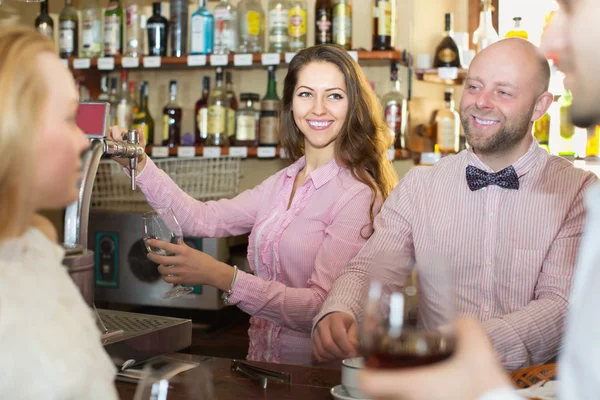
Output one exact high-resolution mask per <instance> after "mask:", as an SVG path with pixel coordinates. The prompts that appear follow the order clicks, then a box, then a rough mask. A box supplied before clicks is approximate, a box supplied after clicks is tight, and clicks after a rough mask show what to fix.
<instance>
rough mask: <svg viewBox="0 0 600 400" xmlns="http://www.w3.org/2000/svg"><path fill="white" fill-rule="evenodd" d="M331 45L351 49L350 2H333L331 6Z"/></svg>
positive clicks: (345, 0)
mask: <svg viewBox="0 0 600 400" xmlns="http://www.w3.org/2000/svg"><path fill="white" fill-rule="evenodd" d="M332 14H333V20H332V21H333V25H332V29H333V43H335V44H339V45H340V46H343V47H344V48H345V49H346V50H350V49H351V48H352V1H351V0H334V4H333V10H332Z"/></svg>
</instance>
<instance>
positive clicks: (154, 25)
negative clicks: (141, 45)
mask: <svg viewBox="0 0 600 400" xmlns="http://www.w3.org/2000/svg"><path fill="white" fill-rule="evenodd" d="M161 12H162V3H160V2H155V3H152V16H151V17H150V18H149V19H148V23H147V26H146V29H147V31H148V55H150V56H161V57H165V56H166V55H167V37H168V34H169V22H168V21H167V19H166V18H165V17H163V16H162V15H161Z"/></svg>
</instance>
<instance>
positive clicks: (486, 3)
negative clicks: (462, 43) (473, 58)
mask: <svg viewBox="0 0 600 400" xmlns="http://www.w3.org/2000/svg"><path fill="white" fill-rule="evenodd" d="M493 10H494V7H493V6H492V0H481V12H480V13H479V27H478V28H477V29H476V30H475V32H473V44H474V45H475V47H476V48H477V52H478V53H479V52H480V51H481V50H483V49H485V48H486V47H488V46H489V45H490V44H492V43H495V42H497V41H498V39H499V37H498V32H497V31H496V28H494V24H493V21H492V11H493Z"/></svg>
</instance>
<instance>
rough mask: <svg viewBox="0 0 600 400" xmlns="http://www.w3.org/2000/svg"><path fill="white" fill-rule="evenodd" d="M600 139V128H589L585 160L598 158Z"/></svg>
mask: <svg viewBox="0 0 600 400" xmlns="http://www.w3.org/2000/svg"><path fill="white" fill-rule="evenodd" d="M599 139H600V126H592V127H590V128H588V132H587V142H586V146H585V158H598V145H599Z"/></svg>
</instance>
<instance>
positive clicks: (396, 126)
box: [381, 62, 408, 149]
mask: <svg viewBox="0 0 600 400" xmlns="http://www.w3.org/2000/svg"><path fill="white" fill-rule="evenodd" d="M390 80H391V81H392V85H393V86H392V91H391V92H388V93H386V94H385V95H383V99H382V100H381V102H382V104H383V106H384V113H385V120H386V121H387V124H388V127H389V128H390V130H392V132H394V146H395V147H398V148H401V149H405V148H406V131H407V125H408V102H407V100H406V98H405V97H404V96H403V95H402V93H401V92H400V78H399V77H398V64H396V63H395V62H393V63H392V66H391V72H390Z"/></svg>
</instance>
